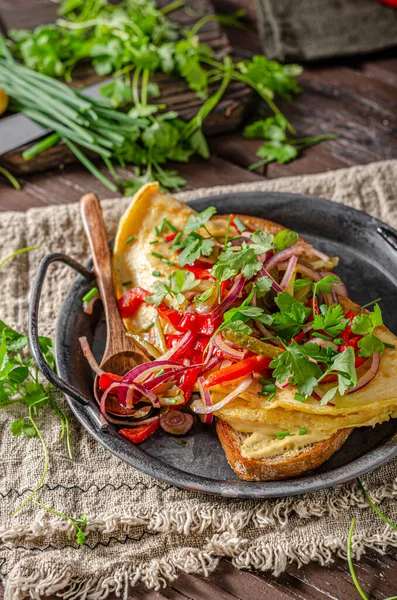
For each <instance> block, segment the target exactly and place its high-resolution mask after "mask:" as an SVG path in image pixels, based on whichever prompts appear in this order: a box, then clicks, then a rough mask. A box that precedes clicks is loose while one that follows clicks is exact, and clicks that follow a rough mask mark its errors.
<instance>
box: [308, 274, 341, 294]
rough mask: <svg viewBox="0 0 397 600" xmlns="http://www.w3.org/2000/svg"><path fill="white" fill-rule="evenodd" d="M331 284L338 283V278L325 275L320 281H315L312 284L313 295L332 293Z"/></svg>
mask: <svg viewBox="0 0 397 600" xmlns="http://www.w3.org/2000/svg"><path fill="white" fill-rule="evenodd" d="M333 283H340V279H339V277H336V275H326V276H325V277H323V278H322V279H320V281H316V283H315V284H314V290H313V294H314V295H316V294H317V293H320V294H330V293H331V292H332V284H333Z"/></svg>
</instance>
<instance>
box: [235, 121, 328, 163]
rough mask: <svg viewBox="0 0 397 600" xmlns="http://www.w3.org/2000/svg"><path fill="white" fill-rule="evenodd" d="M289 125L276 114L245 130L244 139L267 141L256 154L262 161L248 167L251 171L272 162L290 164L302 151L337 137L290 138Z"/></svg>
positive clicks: (326, 135) (256, 122)
mask: <svg viewBox="0 0 397 600" xmlns="http://www.w3.org/2000/svg"><path fill="white" fill-rule="evenodd" d="M288 125H289V124H288V121H287V120H286V119H285V118H284V117H283V116H282V115H279V114H276V115H275V116H274V117H268V118H267V119H264V120H263V119H261V120H259V121H255V122H254V123H252V124H251V125H248V126H247V127H246V128H245V129H244V132H243V135H244V137H246V138H255V139H262V140H265V141H264V142H263V144H262V146H260V148H259V149H258V151H257V153H256V155H257V156H258V157H259V158H260V159H261V160H260V161H258V162H256V163H255V164H253V165H251V166H250V167H248V168H249V170H250V171H252V170H254V169H259V168H260V167H264V166H265V165H268V164H270V163H272V162H278V163H280V164H284V163H287V162H290V161H291V160H294V158H297V157H298V155H299V153H300V152H302V150H305V149H306V148H309V147H310V146H313V145H315V144H318V143H319V142H323V141H325V140H330V139H333V138H334V137H336V136H335V135H334V134H325V135H317V136H313V137H306V138H300V139H299V138H296V137H288V133H287V130H288Z"/></svg>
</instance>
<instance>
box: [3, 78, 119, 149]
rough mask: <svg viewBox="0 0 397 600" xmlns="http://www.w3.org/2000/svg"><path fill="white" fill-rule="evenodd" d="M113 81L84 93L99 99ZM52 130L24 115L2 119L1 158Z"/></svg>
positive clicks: (100, 84) (105, 82)
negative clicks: (100, 91) (104, 89)
mask: <svg viewBox="0 0 397 600" xmlns="http://www.w3.org/2000/svg"><path fill="white" fill-rule="evenodd" d="M110 81H111V79H107V80H104V81H100V82H98V83H94V84H92V85H89V86H87V87H86V88H84V89H83V90H82V91H83V93H84V94H85V95H86V96H89V97H90V98H99V97H100V93H99V90H100V88H101V87H102V86H103V85H105V84H107V83H109V82H110ZM50 131H51V130H50V129H46V128H45V127H41V125H37V123H35V122H34V121H32V120H31V119H29V118H28V117H25V115H23V114H22V113H17V114H15V115H10V116H9V117H2V118H1V119H0V156H1V155H2V154H5V153H6V152H10V151H11V150H16V149H17V148H20V147H21V146H23V145H24V144H28V143H29V142H34V140H37V139H38V138H41V137H43V135H46V134H47V133H50Z"/></svg>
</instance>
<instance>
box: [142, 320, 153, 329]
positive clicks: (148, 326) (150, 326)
mask: <svg viewBox="0 0 397 600" xmlns="http://www.w3.org/2000/svg"><path fill="white" fill-rule="evenodd" d="M152 327H154V321H152V322H151V323H149V325H146V327H144V328H143V331H149V329H151V328H152Z"/></svg>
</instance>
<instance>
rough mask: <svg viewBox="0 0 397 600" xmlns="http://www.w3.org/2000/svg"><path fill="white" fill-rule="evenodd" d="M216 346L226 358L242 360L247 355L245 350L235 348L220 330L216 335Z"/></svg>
mask: <svg viewBox="0 0 397 600" xmlns="http://www.w3.org/2000/svg"><path fill="white" fill-rule="evenodd" d="M214 344H215V346H216V347H217V348H218V349H219V350H220V351H221V352H222V354H223V355H224V357H225V358H228V359H230V360H242V359H243V358H244V356H245V355H246V352H245V351H244V350H238V349H237V348H233V347H232V346H231V345H230V344H229V343H228V342H227V341H226V340H225V339H224V337H223V335H222V333H221V332H219V333H217V334H216V336H215V337H214Z"/></svg>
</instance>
